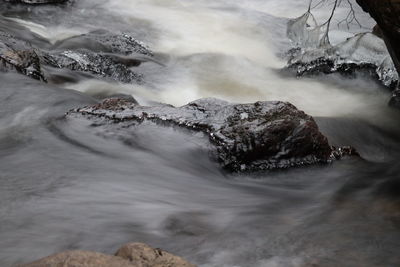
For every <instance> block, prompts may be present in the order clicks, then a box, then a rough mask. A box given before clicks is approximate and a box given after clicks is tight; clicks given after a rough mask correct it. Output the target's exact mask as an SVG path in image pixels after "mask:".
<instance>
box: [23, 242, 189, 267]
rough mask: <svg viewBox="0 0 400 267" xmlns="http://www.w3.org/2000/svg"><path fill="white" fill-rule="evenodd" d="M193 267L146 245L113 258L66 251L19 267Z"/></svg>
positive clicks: (132, 245) (123, 249)
mask: <svg viewBox="0 0 400 267" xmlns="http://www.w3.org/2000/svg"><path fill="white" fill-rule="evenodd" d="M47 266H48V267H55V266H63V267H111V266H112V267H172V266H174V267H195V265H193V264H190V263H188V262H187V261H185V260H184V259H182V258H180V257H178V256H175V255H172V254H170V253H168V252H166V251H163V250H161V249H153V248H151V247H149V246H148V245H146V244H141V243H130V244H126V245H124V246H123V247H121V248H120V249H119V250H118V251H117V253H116V254H115V256H111V255H106V254H102V253H97V252H91V251H67V252H62V253H58V254H55V255H51V256H49V257H46V258H43V259H41V260H38V261H35V262H32V263H28V264H24V265H20V267H47Z"/></svg>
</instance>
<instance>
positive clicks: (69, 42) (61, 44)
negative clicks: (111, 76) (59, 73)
mask: <svg viewBox="0 0 400 267" xmlns="http://www.w3.org/2000/svg"><path fill="white" fill-rule="evenodd" d="M53 49H55V50H63V51H66V50H88V51H91V52H95V53H100V52H108V53H113V54H122V55H130V54H137V55H144V56H150V57H151V56H153V53H152V52H151V51H150V50H149V49H148V48H147V47H146V46H145V45H144V44H143V43H141V42H140V41H138V40H136V39H135V38H133V37H132V36H130V35H128V34H124V33H122V34H114V33H111V32H109V31H106V30H97V31H93V32H90V33H86V34H82V35H78V36H73V37H70V38H67V39H65V40H62V41H58V42H57V43H55V44H54V47H53Z"/></svg>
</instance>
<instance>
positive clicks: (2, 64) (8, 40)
mask: <svg viewBox="0 0 400 267" xmlns="http://www.w3.org/2000/svg"><path fill="white" fill-rule="evenodd" d="M0 71H6V72H9V71H12V72H18V73H21V74H24V75H27V76H29V77H31V78H34V79H37V80H43V81H44V80H45V78H44V75H43V73H42V71H41V67H40V59H39V56H38V55H37V53H36V51H35V50H34V49H33V48H32V46H31V45H30V44H29V43H27V42H25V41H22V40H19V39H17V38H15V37H14V36H12V35H10V34H7V33H4V32H1V31H0Z"/></svg>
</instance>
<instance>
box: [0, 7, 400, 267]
mask: <svg viewBox="0 0 400 267" xmlns="http://www.w3.org/2000/svg"><path fill="white" fill-rule="evenodd" d="M307 2H308V1H298V0H247V1H242V0H218V1H216V0H128V1H127V0H113V1H94V0H81V1H76V3H75V4H74V5H73V6H67V7H48V6H43V7H38V8H32V9H29V10H26V9H15V10H1V13H2V15H4V16H5V17H7V19H6V18H4V17H3V18H1V23H0V28H1V29H6V30H7V31H9V32H13V31H14V32H16V33H18V34H19V35H23V36H24V38H26V39H27V40H30V41H31V42H32V43H34V44H35V45H38V46H41V47H43V48H45V47H49V46H50V45H51V44H54V43H55V42H56V41H57V40H62V39H64V38H67V37H70V36H73V35H76V34H80V33H86V32H89V31H92V30H95V29H108V30H110V31H123V32H128V33H130V34H132V35H133V36H135V37H136V38H137V39H139V40H142V41H144V42H145V43H146V44H148V46H149V47H150V48H151V49H152V50H153V51H154V52H155V56H156V58H157V60H158V61H160V62H162V65H159V64H154V63H153V62H147V63H144V64H142V65H141V66H140V67H138V68H136V71H138V72H140V73H142V74H144V77H145V78H144V80H145V82H144V83H143V84H140V85H139V84H128V85H127V84H118V83H112V82H106V81H100V80H94V79H84V78H77V79H75V80H74V82H69V83H64V84H62V85H61V86H56V85H51V84H48V85H46V84H43V83H40V82H37V81H34V80H31V79H29V78H26V77H24V76H22V75H18V74H11V73H9V74H0V81H1V83H0V114H1V115H0V157H1V158H0V170H1V172H0V266H10V265H13V264H18V263H23V262H29V261H32V260H35V259H38V258H41V257H44V256H47V255H49V254H52V253H55V252H60V251H63V250H67V249H84V250H94V251H99V252H105V253H109V254H110V253H113V252H114V251H115V250H116V249H117V248H118V247H119V246H120V245H122V244H123V243H126V242H132V241H135V242H145V243H148V244H150V245H152V246H154V247H161V248H163V249H165V250H168V251H170V252H173V253H175V254H177V255H180V256H183V257H185V258H186V259H188V260H189V261H191V262H193V263H196V264H198V265H199V266H204V267H205V266H207V267H211V266H215V267H224V266H240V267H253V266H254V267H275V266H279V267H281V266H282V267H286V266H288V267H291V266H293V267H294V266H400V256H399V255H398V251H399V249H400V201H399V200H400V198H399V196H400V182H399V178H400V177H399V172H400V165H399V163H398V158H399V156H400V127H399V119H400V113H399V112H398V111H396V110H392V109H390V108H389V107H387V104H386V103H387V100H388V98H389V92H388V91H386V90H385V89H384V88H382V87H381V86H379V85H378V84H377V83H375V82H373V81H372V80H370V79H368V78H362V77H360V78H357V79H344V78H343V77H339V76H335V75H330V76H329V77H323V76H321V77H314V78H302V79H297V78H294V77H291V76H288V75H287V74H285V73H282V71H280V69H281V68H282V67H284V65H285V59H284V58H283V56H282V55H283V54H284V53H285V52H286V51H287V50H288V49H289V48H290V43H289V41H288V40H287V38H286V36H285V32H286V28H285V27H286V22H287V19H288V18H292V17H297V16H300V15H301V14H302V13H303V12H304V11H305V10H306V9H307V5H308V3H307ZM329 12H330V10H329V8H327V7H325V8H320V9H318V10H316V15H317V19H321V20H323V19H324V18H326V17H327V16H329ZM346 12H347V11H346V9H345V7H343V8H342V9H339V10H338V16H340V15H345V14H346ZM357 14H358V16H359V19H360V21H362V23H363V25H364V26H365V27H366V28H368V27H371V26H372V25H373V23H372V21H371V19H369V18H368V17H366V16H365V15H364V14H363V13H362V12H361V11H360V10H357ZM363 30H364V29H359V28H357V27H355V26H352V27H351V28H350V30H348V29H347V28H345V27H344V28H343V27H342V28H341V29H336V28H335V29H334V30H333V35H332V40H333V41H334V42H337V41H340V40H343V39H344V38H345V37H347V36H349V32H358V31H363ZM61 87H63V88H61ZM115 93H124V94H131V95H133V96H134V97H135V98H137V99H138V100H139V101H140V102H141V103H151V102H154V101H156V102H165V103H170V104H174V105H182V104H185V103H187V102H189V101H192V100H195V99H198V98H201V97H210V96H212V97H219V98H223V99H226V100H230V101H235V102H249V101H257V100H285V101H290V102H292V103H293V104H295V105H296V106H297V107H298V108H300V109H302V110H304V111H306V112H307V113H309V114H310V115H313V116H314V117H315V118H316V120H317V122H318V124H319V126H320V128H321V130H322V131H323V133H325V134H326V135H327V136H328V137H329V138H330V141H331V143H332V144H335V145H352V146H354V147H356V148H357V149H358V151H359V152H360V154H361V155H362V157H363V159H355V158H353V159H346V160H343V161H338V162H335V163H333V164H331V165H327V166H313V167H308V168H298V169H292V170H288V171H279V172H278V171H274V172H266V173H263V174H257V175H255V174H253V175H252V174H246V175H231V174H228V173H225V172H223V171H222V170H221V168H220V167H219V165H218V164H216V163H215V162H213V161H211V160H210V158H209V155H208V146H209V144H208V141H207V139H206V137H205V136H203V135H201V134H194V133H191V132H187V131H183V130H179V129H176V128H168V127H167V128H162V127H161V126H155V125H146V126H143V127H139V128H135V129H131V130H129V131H127V133H126V134H127V135H128V136H129V137H130V140H131V141H130V142H123V141H121V140H120V139H118V138H115V137H110V135H112V133H104V132H98V130H96V129H95V128H92V127H89V126H88V125H87V124H85V123H84V122H81V121H74V120H66V119H64V118H63V114H64V113H65V112H66V111H67V110H69V109H71V108H73V107H78V106H82V105H85V104H89V103H94V101H95V100H94V99H93V98H92V97H91V96H97V95H100V94H101V95H107V94H110V95H111V94H115Z"/></svg>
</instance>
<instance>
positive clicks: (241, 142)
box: [67, 98, 358, 172]
mask: <svg viewBox="0 0 400 267" xmlns="http://www.w3.org/2000/svg"><path fill="white" fill-rule="evenodd" d="M76 116H83V117H85V118H88V119H89V120H98V119H100V120H101V122H100V123H104V124H107V123H117V124H118V123H121V124H123V123H126V122H132V121H134V122H137V123H138V124H140V123H141V122H143V121H152V122H155V123H161V124H163V125H165V123H169V124H171V125H177V126H180V127H185V128H189V129H192V130H195V131H201V132H204V133H206V134H208V137H209V139H210V142H211V144H212V145H213V147H214V148H215V149H213V151H212V152H213V153H212V154H213V155H214V156H215V157H216V159H217V161H218V162H220V163H221V165H222V166H223V167H224V168H225V169H227V170H229V171H233V172H243V171H262V170H272V169H285V168H290V167H296V166H305V165H311V164H316V163H328V162H331V161H332V160H334V159H339V158H341V157H343V156H346V155H358V154H357V152H356V151H355V150H354V149H353V148H351V147H344V148H339V149H336V148H334V147H332V146H330V145H329V143H328V140H327V138H326V137H325V136H324V135H323V134H322V133H321V132H320V131H319V129H318V126H317V124H316V122H315V121H314V119H313V118H312V117H311V116H309V115H307V114H305V113H304V112H303V111H300V110H298V109H297V108H296V107H295V106H293V105H292V104H290V103H288V102H280V101H269V102H261V101H260V102H256V103H252V104H231V103H229V102H226V101H223V100H219V99H214V98H206V99H199V100H196V101H193V102H191V103H189V104H187V105H184V106H182V107H173V106H171V105H159V106H141V105H138V104H136V103H132V102H130V101H127V100H125V99H120V98H110V99H106V100H104V101H103V102H102V103H100V104H97V105H94V106H87V107H83V108H78V109H75V110H72V111H70V112H69V113H67V117H70V118H71V117H72V118H73V117H76ZM96 123H97V124H98V121H96Z"/></svg>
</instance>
